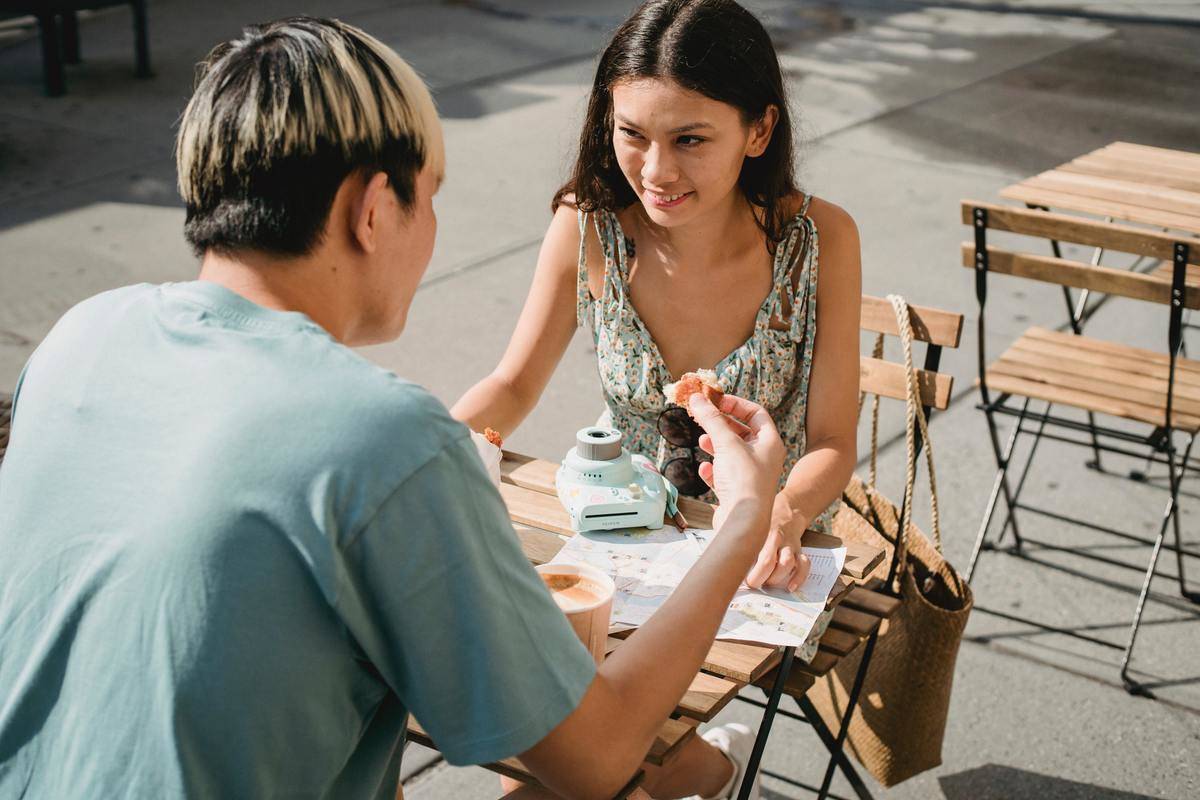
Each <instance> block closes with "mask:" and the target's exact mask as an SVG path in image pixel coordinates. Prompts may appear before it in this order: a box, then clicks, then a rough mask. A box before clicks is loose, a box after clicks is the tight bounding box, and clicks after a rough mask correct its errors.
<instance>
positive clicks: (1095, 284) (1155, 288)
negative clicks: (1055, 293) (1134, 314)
mask: <svg viewBox="0 0 1200 800" xmlns="http://www.w3.org/2000/svg"><path fill="white" fill-rule="evenodd" d="M962 262H963V264H962V265H963V266H964V267H967V268H970V269H974V267H975V245H973V244H968V243H967V242H963V245H962ZM988 271H989V272H994V273H997V274H1000V275H1014V276H1016V277H1020V278H1029V279H1031V280H1036V281H1043V282H1045V283H1057V284H1059V285H1061V286H1073V287H1075V288H1078V289H1090V290H1092V291H1095V292H1102V293H1104V294H1115V295H1121V296H1122V297H1128V298H1131V299H1134V300H1144V301H1146V302H1149V303H1161V304H1163V305H1166V304H1167V303H1169V302H1170V296H1171V287H1170V285H1168V284H1166V283H1164V282H1163V281H1161V280H1158V279H1156V278H1152V277H1150V276H1149V275H1143V274H1141V273H1138V272H1127V271H1125V270H1121V269H1113V268H1112V267H1099V266H1097V267H1093V266H1092V265H1090V264H1084V263H1081V262H1078V261H1071V260H1069V259H1065V258H1054V257H1053V256H1037V255H1031V254H1029V253H1013V252H1010V251H1008V250H1001V249H999V248H995V247H988ZM1183 305H1184V307H1185V308H1191V309H1197V308H1200V288H1198V287H1195V286H1189V287H1186V288H1185V290H1184V302H1183Z"/></svg>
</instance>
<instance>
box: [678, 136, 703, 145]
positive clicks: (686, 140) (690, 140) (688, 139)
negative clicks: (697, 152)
mask: <svg viewBox="0 0 1200 800" xmlns="http://www.w3.org/2000/svg"><path fill="white" fill-rule="evenodd" d="M676 141H677V142H678V143H679V144H681V145H683V146H684V147H695V146H696V145H698V144H700V143H701V142H703V141H704V139H701V138H700V137H699V136H680V137H679V138H678V139H677V140H676Z"/></svg>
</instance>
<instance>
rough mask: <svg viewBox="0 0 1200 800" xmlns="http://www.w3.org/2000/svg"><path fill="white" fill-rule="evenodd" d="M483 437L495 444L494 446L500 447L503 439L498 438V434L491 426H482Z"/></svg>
mask: <svg viewBox="0 0 1200 800" xmlns="http://www.w3.org/2000/svg"><path fill="white" fill-rule="evenodd" d="M483 437H484V438H485V439H487V440H488V441H489V442H491V443H492V444H494V445H496V447H500V446H502V445H503V444H504V440H503V439H501V438H500V434H499V433H497V432H496V430H495V429H493V428H484V429H483Z"/></svg>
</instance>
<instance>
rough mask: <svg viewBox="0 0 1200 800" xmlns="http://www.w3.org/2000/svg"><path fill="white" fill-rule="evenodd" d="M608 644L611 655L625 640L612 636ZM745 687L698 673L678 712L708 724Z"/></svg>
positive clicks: (714, 676) (738, 683)
mask: <svg viewBox="0 0 1200 800" xmlns="http://www.w3.org/2000/svg"><path fill="white" fill-rule="evenodd" d="M630 633H632V631H630ZM608 642H609V644H608V648H607V651H606V652H607V653H611V652H612V651H614V650H616V649H617V648H618V647H619V646H620V645H621V644H622V643H623V642H624V638H622V637H620V636H610V637H608ZM745 685H746V684H745V683H743V682H741V681H731V680H728V679H726V678H722V677H720V676H718V675H710V674H708V673H707V672H698V673H696V677H695V678H693V679H692V683H691V685H690V686H688V689H687V691H686V692H684V694H683V699H682V700H680V701H679V705H678V706H677V707H676V711H677V713H679V714H681V715H683V716H685V717H689V718H691V719H694V720H697V721H699V722H708V721H709V720H711V719H712V718H713V717H715V716H716V715H717V714H718V713H720V711H721V709H723V708H724V707H725V706H727V705H728V704H729V702H730V701H731V700H733V698H734V697H736V696H737V693H738V692H739V691H741V689H742V687H743V686H745Z"/></svg>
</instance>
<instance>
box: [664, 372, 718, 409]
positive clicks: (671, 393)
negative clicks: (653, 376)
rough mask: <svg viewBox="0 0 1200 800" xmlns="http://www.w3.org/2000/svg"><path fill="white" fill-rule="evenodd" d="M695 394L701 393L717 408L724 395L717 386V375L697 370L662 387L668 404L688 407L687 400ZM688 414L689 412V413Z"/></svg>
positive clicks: (686, 373)
mask: <svg viewBox="0 0 1200 800" xmlns="http://www.w3.org/2000/svg"><path fill="white" fill-rule="evenodd" d="M696 392H703V393H704V396H705V397H707V398H708V400H709V402H711V403H712V404H713V405H714V406H719V405H720V403H721V398H723V397H724V396H725V393H724V392H722V391H721V387H720V386H718V385H717V373H715V372H713V371H712V370H711V369H698V370H696V371H695V372H685V373H684V374H683V376H682V377H681V378H680V379H679V380H677V381H676V382H675V383H668V384H667V385H666V386H664V387H663V393H664V394H665V395H666V396H667V402H668V403H674V404H675V405H677V406H683V407H684V408H687V407H688V399H689V398H691V396H692V395H694V394H695V393H696ZM689 413H690V412H689Z"/></svg>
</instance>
